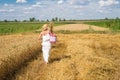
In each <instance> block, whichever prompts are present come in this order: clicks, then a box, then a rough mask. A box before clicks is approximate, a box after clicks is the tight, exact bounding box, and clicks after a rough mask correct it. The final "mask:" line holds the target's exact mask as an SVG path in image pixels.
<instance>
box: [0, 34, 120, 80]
mask: <svg viewBox="0 0 120 80" xmlns="http://www.w3.org/2000/svg"><path fill="white" fill-rule="evenodd" d="M38 35H39V34H37V33H36V34H16V35H5V36H0V43H1V44H0V80H119V79H120V64H119V63H120V34H91V33H89V34H82V33H81V34H80V33H79V34H61V33H58V34H57V37H58V41H57V43H56V44H53V45H52V49H51V54H50V58H49V64H48V65H46V64H45V63H44V61H43V57H42V52H41V44H40V42H39V41H38V39H37V38H38ZM23 63H26V64H23Z"/></svg>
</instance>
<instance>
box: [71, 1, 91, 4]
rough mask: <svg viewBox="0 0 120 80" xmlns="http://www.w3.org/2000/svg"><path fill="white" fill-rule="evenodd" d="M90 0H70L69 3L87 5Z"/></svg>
mask: <svg viewBox="0 0 120 80" xmlns="http://www.w3.org/2000/svg"><path fill="white" fill-rule="evenodd" d="M89 2H90V0H70V1H69V3H70V4H72V5H87V4H89Z"/></svg>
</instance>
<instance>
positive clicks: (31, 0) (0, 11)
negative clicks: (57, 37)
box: [0, 0, 120, 20]
mask: <svg viewBox="0 0 120 80" xmlns="http://www.w3.org/2000/svg"><path fill="white" fill-rule="evenodd" d="M30 17H35V18H36V19H40V20H46V19H49V20H51V19H52V18H54V17H59V18H61V19H62V18H65V19H101V18H105V17H108V18H116V17H120V0H0V20H4V19H7V20H14V19H17V20H25V19H29V18H30Z"/></svg>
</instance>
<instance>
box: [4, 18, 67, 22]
mask: <svg viewBox="0 0 120 80" xmlns="http://www.w3.org/2000/svg"><path fill="white" fill-rule="evenodd" d="M49 21H53V22H57V21H66V19H65V18H63V19H61V18H58V17H55V18H52V19H51V20H49V19H46V20H39V19H36V18H35V17H31V18H29V20H22V21H20V20H17V19H14V20H7V19H5V20H4V21H3V22H49Z"/></svg>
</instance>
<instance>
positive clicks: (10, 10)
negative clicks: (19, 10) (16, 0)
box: [0, 9, 15, 12]
mask: <svg viewBox="0 0 120 80" xmlns="http://www.w3.org/2000/svg"><path fill="white" fill-rule="evenodd" d="M14 11H15V9H8V10H7V9H0V12H14Z"/></svg>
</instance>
